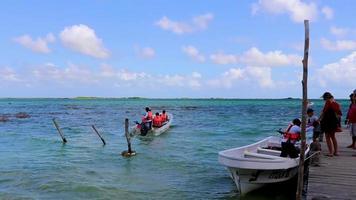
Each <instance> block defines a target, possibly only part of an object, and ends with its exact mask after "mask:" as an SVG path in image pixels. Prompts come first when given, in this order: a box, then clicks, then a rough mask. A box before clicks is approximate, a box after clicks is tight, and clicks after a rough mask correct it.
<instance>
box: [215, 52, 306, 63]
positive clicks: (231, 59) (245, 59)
mask: <svg viewBox="0 0 356 200" xmlns="http://www.w3.org/2000/svg"><path fill="white" fill-rule="evenodd" d="M210 59H211V60H212V61H213V62H214V63H216V64H236V63H243V64H246V65H249V66H269V67H275V66H290V65H295V66H298V65H301V60H302V58H301V57H300V56H298V55H296V54H283V53H282V52H281V51H269V52H266V53H263V52H261V51H260V50H259V49H258V48H256V47H252V48H251V49H249V50H247V51H246V52H244V53H243V54H242V55H233V54H223V53H217V54H212V55H211V56H210Z"/></svg>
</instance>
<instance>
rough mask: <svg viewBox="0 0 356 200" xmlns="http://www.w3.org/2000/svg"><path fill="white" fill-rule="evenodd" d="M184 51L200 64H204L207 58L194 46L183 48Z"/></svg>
mask: <svg viewBox="0 0 356 200" xmlns="http://www.w3.org/2000/svg"><path fill="white" fill-rule="evenodd" d="M182 50H183V52H184V53H185V54H187V55H188V56H189V57H191V58H192V59H193V60H195V61H198V62H204V61H205V56H204V55H202V54H201V53H200V52H199V50H198V49H197V48H195V47H194V46H192V45H188V46H184V47H182Z"/></svg>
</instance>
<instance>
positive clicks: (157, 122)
mask: <svg viewBox="0 0 356 200" xmlns="http://www.w3.org/2000/svg"><path fill="white" fill-rule="evenodd" d="M153 126H156V127H160V126H162V119H161V117H160V116H155V118H153Z"/></svg>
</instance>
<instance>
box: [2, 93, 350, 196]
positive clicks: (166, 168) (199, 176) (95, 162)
mask: <svg viewBox="0 0 356 200" xmlns="http://www.w3.org/2000/svg"><path fill="white" fill-rule="evenodd" d="M312 102H313V104H314V105H313V108H314V109H315V110H316V111H315V112H316V114H317V115H318V114H319V113H320V110H321V109H322V106H323V101H321V100H312ZM339 102H340V103H341V105H342V108H343V111H344V114H346V109H347V105H348V101H347V100H342V101H339ZM146 106H150V107H151V108H152V110H153V112H158V111H161V110H162V109H165V110H167V112H170V113H172V114H173V115H174V121H173V126H172V127H171V129H170V130H169V131H168V132H166V133H164V134H162V135H161V136H158V137H147V138H133V139H132V147H133V149H134V150H135V151H136V152H137V155H136V156H134V157H131V158H123V157H122V156H121V152H122V151H124V150H127V143H126V138H125V137H124V120H125V118H128V119H129V120H130V123H131V125H133V124H134V123H133V122H134V121H135V120H140V118H141V116H142V115H143V114H144V108H145V107H146ZM19 112H26V113H28V114H29V115H30V116H31V117H30V118H26V119H19V118H16V117H15V114H16V113H19ZM0 115H6V116H9V121H8V122H0V199H11V200H13V199H127V200H130V199H244V200H250V199H261V200H266V199H288V197H287V196H286V194H283V192H281V190H279V189H278V188H275V189H276V191H273V188H272V190H270V189H267V190H263V189H262V190H260V191H257V192H254V193H252V194H249V195H247V196H245V197H240V196H239V194H238V191H237V190H236V187H235V185H234V183H233V182H232V180H231V179H230V178H229V174H228V172H227V170H226V169H225V168H224V167H223V166H222V165H220V164H219V163H218V159H217V158H218V152H219V151H221V150H224V149H228V148H233V147H238V146H242V145H246V144H249V143H253V142H256V141H258V140H260V139H262V138H265V137H266V136H270V135H278V133H277V132H276V130H277V129H279V128H285V127H286V126H287V125H288V123H289V122H290V121H291V120H293V119H294V118H296V117H300V116H301V100H297V99H283V100H270V99H258V100H255V99H135V98H133V99H130V98H129V99H0ZM53 118H56V120H57V122H58V124H59V125H60V127H61V129H62V131H63V133H64V134H65V137H66V138H67V140H68V143H66V144H63V143H62V142H61V138H60V136H59V134H58V132H57V130H56V129H55V127H54V125H53V122H52V119H53ZM91 125H95V126H96V127H97V129H98V130H99V132H100V133H101V134H102V136H103V137H104V138H105V140H106V142H107V144H106V145H105V146H103V144H102V142H101V140H100V139H99V138H98V136H97V135H95V133H94V132H93V130H92V129H91Z"/></svg>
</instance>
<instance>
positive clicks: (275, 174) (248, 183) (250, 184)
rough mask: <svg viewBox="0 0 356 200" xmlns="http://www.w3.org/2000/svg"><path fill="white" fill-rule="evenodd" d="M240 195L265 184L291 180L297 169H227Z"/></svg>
mask: <svg viewBox="0 0 356 200" xmlns="http://www.w3.org/2000/svg"><path fill="white" fill-rule="evenodd" d="M228 171H229V172H230V176H231V178H232V180H233V181H234V183H235V185H236V187H237V189H238V190H239V192H240V195H245V194H247V193H249V192H251V191H253V190H256V189H258V188H261V187H263V186H265V185H266V184H273V183H280V182H285V181H288V180H290V179H292V178H293V177H294V176H295V175H296V174H297V173H298V167H294V168H289V169H278V170H260V169H238V168H233V167H228Z"/></svg>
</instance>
